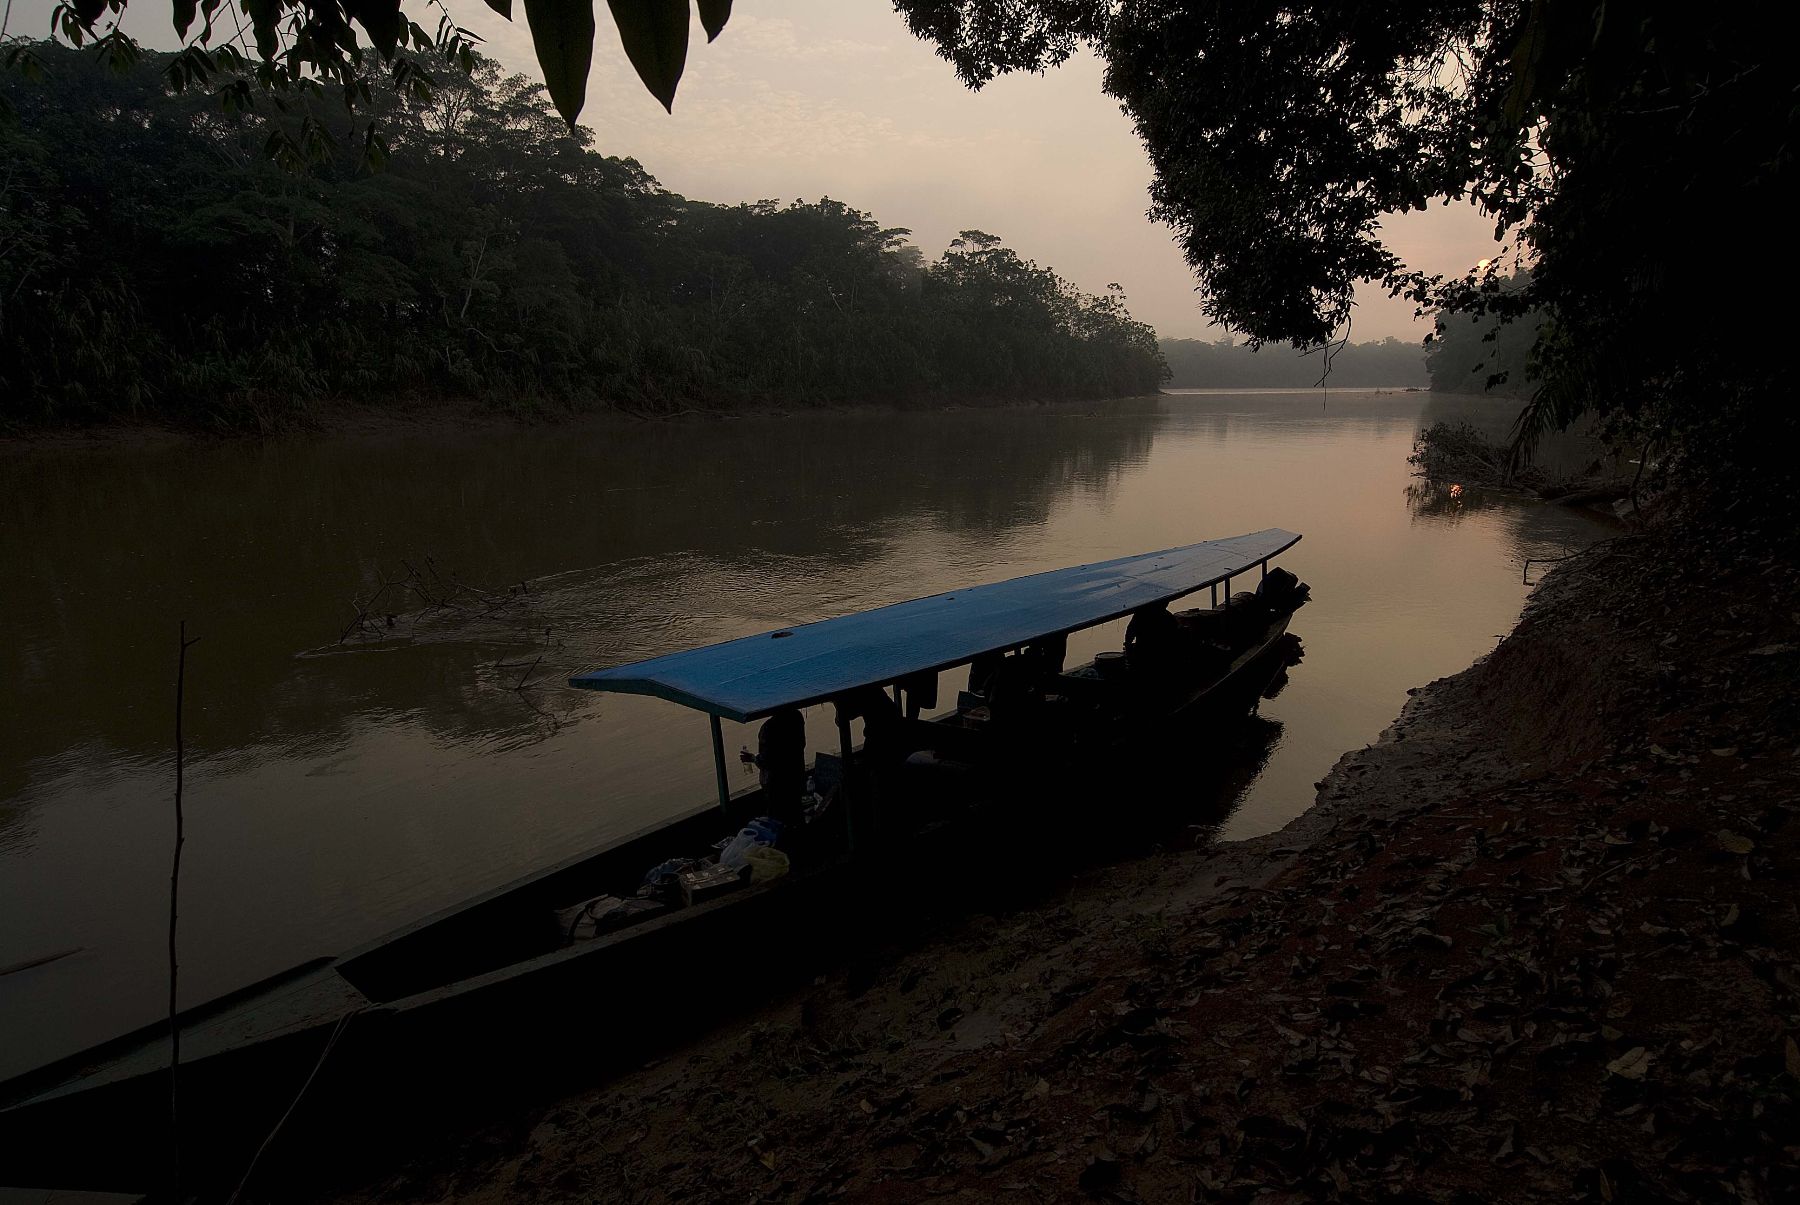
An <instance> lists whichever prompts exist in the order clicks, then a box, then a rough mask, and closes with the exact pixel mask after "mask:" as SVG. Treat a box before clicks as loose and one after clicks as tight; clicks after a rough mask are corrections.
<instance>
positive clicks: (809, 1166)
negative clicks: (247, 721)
mask: <svg viewBox="0 0 1800 1205" xmlns="http://www.w3.org/2000/svg"><path fill="white" fill-rule="evenodd" d="M1784 538H1785V539H1786V540H1787V543H1786V544H1782V545H1777V544H1771V543H1769V542H1768V541H1767V540H1766V539H1762V538H1757V537H1751V536H1744V535H1737V536H1732V535H1726V534H1722V533H1719V532H1717V531H1710V530H1707V531H1696V530H1693V529H1687V530H1682V531H1665V532H1662V533H1658V534H1651V535H1641V536H1632V537H1625V538H1620V539H1617V540H1613V541H1611V542H1609V543H1606V544H1603V545H1600V546H1598V547H1597V548H1595V549H1593V550H1591V551H1590V552H1588V553H1586V554H1584V555H1583V556H1581V557H1579V558H1577V559H1574V560H1571V561H1568V562H1565V563H1564V564H1563V565H1561V566H1559V567H1558V568H1557V569H1556V570H1555V571H1554V572H1553V573H1552V574H1551V575H1550V576H1549V577H1548V578H1547V580H1546V581H1545V582H1544V584H1543V585H1542V586H1541V587H1540V588H1539V589H1538V591H1537V592H1536V594H1535V595H1534V596H1533V599H1532V601H1531V603H1530V604H1529V605H1528V607H1527V609H1526V612H1525V615H1524V617H1523V618H1522V619H1521V621H1520V623H1519V625H1518V627H1517V629H1516V630H1515V631H1514V632H1513V633H1512V635H1511V636H1509V637H1508V638H1507V639H1506V640H1505V641H1504V642H1503V643H1502V644H1501V645H1500V646H1499V647H1498V648H1497V649H1496V650H1495V652H1493V653H1492V654H1490V655H1489V656H1488V657H1486V658H1484V659H1483V660H1482V661H1481V662H1478V663H1477V664H1476V665H1475V666H1474V667H1472V668H1470V669H1469V670H1467V671H1465V672H1463V673H1461V674H1458V675H1455V676H1453V677H1450V678H1446V679H1443V680H1440V681H1438V682H1435V683H1432V684H1431V685H1429V686H1427V687H1424V688H1421V689H1420V690H1418V691H1417V692H1416V693H1415V695H1414V697H1413V699H1412V701H1411V702H1410V704H1409V705H1408V706H1407V708H1406V710H1405V712H1404V713H1403V714H1402V716H1401V717H1400V718H1399V719H1398V720H1397V721H1396V722H1395V724H1394V725H1393V726H1392V727H1391V728H1390V729H1389V730H1388V731H1387V732H1386V733H1385V734H1384V735H1383V736H1382V738H1381V739H1380V741H1379V742H1377V743H1376V744H1375V745H1373V746H1370V747H1368V748H1365V749H1362V750H1357V751H1355V752H1352V753H1349V754H1346V755H1345V756H1344V758H1343V759H1342V760H1341V761H1340V762H1339V763H1338V765H1337V766H1336V767H1335V768H1334V769H1333V771H1332V772H1331V774H1330V775H1329V776H1328V777H1327V778H1326V779H1325V780H1324V781H1323V782H1322V783H1321V784H1320V789H1319V795H1318V802H1317V804H1316V805H1315V806H1314V807H1313V808H1312V809H1311V810H1310V811H1308V812H1307V813H1305V814H1304V815H1302V816H1301V817H1299V818H1298V819H1296V820H1295V821H1294V822H1293V823H1291V824H1290V825H1288V826H1287V827H1286V828H1285V829H1283V830H1282V831H1280V832H1278V833H1274V834H1271V835H1269V836H1266V837H1262V838H1257V839H1255V840H1251V841H1245V842H1241V843H1233V844H1226V845H1218V846H1213V847H1210V848H1202V849H1172V850H1167V851H1164V852H1161V853H1157V854H1154V855H1152V856H1149V857H1145V858H1142V859H1138V860H1134V861H1130V862H1125V863H1121V864H1117V865H1111V866H1106V867H1103V868H1100V869H1096V870H1092V871H1089V872H1086V873H1083V874H1080V875H1078V876H1076V877H1075V878H1074V879H1073V880H1072V881H1071V882H1070V883H1069V884H1068V888H1067V892H1066V895H1061V896H1060V897H1058V898H1054V899H1051V900H1047V901H1046V900H1040V901H1037V902H1034V903H1032V904H1029V905H1027V906H1022V907H1020V908H1017V909H1016V910H1005V911H997V912H991V913H985V914H981V915H975V916H968V917H964V918H962V919H961V920H959V921H957V922H956V923H953V924H950V925H947V926H943V927H941V928H939V929H937V930H936V931H934V932H931V933H929V934H926V935H923V936H921V937H920V938H918V939H917V940H915V941H896V942H894V943H892V944H891V946H890V947H889V948H886V949H883V950H881V951H879V952H878V956H877V957H875V958H874V959H873V961H872V962H865V963H862V964H859V965H857V966H852V967H846V968H842V969H839V970H836V971H834V972H832V973H829V974H827V975H825V976H823V977H822V978H821V979H819V980H818V981H817V982H815V983H813V984H812V985H810V986H807V987H804V988H803V989H801V990H798V991H794V992H791V993H789V994H787V995H785V996H783V997H782V998H779V999H775V1000H772V1001H769V1002H768V1003H767V1004H765V1005H764V1006H763V1007H761V1008H759V1009H758V1010H756V1011H755V1012H754V1013H753V1014H751V1015H746V1016H743V1017H741V1018H740V1019H737V1020H735V1021H733V1022H731V1023H729V1024H727V1025H725V1026H723V1027H721V1028H719V1029H717V1030H716V1031H714V1032H712V1033H710V1034H707V1035H705V1036H703V1037H700V1038H698V1039H697V1040H695V1041H693V1042H692V1043H691V1044H689V1045H687V1046H686V1047H684V1048H683V1049H681V1050H679V1051H677V1052H675V1053H673V1054H670V1055H668V1056H667V1057H660V1058H657V1059H656V1060H654V1061H652V1062H650V1063H649V1064H648V1065H646V1066H643V1067H641V1068H639V1069H637V1070H634V1071H632V1072H630V1073H629V1074H626V1075H624V1076H622V1077H620V1078H616V1079H614V1080H612V1081H611V1082H608V1083H605V1084H596V1085H595V1086H593V1087H592V1088H591V1089H589V1090H586V1091H582V1092H579V1093H576V1094H574V1095H570V1096H568V1097H566V1098H564V1099H560V1100H555V1101H544V1102H542V1103H541V1104H538V1105H534V1106H532V1107H530V1108H523V1109H518V1110H515V1111H513V1112H512V1113H511V1114H510V1115H508V1116H505V1117H504V1118H503V1119H501V1120H498V1121H494V1122H492V1123H491V1124H487V1125H484V1126H482V1127H481V1128H479V1129H474V1130H470V1131H467V1132H461V1133H445V1134H441V1135H438V1136H437V1137H436V1138H434V1139H433V1140H432V1141H430V1142H428V1143H426V1144H424V1145H423V1146H421V1147H417V1148H411V1149H408V1150H407V1151H405V1152H395V1154H394V1159H393V1160H392V1163H391V1165H389V1166H385V1167H381V1168H379V1169H373V1170H371V1169H369V1168H366V1167H365V1168H363V1169H361V1170H359V1171H357V1172H355V1173H349V1174H347V1175H345V1176H340V1177H339V1179H338V1183H337V1186H336V1187H335V1188H334V1189H332V1190H331V1191H329V1192H328V1193H325V1194H324V1195H323V1198H321V1196H320V1194H319V1193H318V1192H317V1190H316V1188H315V1189H312V1190H307V1191H305V1192H304V1193H296V1192H293V1191H287V1190H283V1189H282V1188H280V1187H279V1186H278V1185H277V1184H275V1183H272V1182H271V1183H264V1184H262V1185H260V1186H257V1187H256V1188H255V1189H253V1190H252V1192H251V1194H250V1195H251V1196H261V1197H264V1198H267V1199H286V1198H293V1197H298V1198H301V1199H313V1200H317V1199H333V1200H343V1201H358V1202H374V1201H383V1202H399V1201H406V1202H412V1201H447V1200H457V1201H493V1202H499V1201H529V1202H537V1201H563V1200H571V1201H573V1200H619V1201H625V1200H631V1201H638V1200H645V1201H660V1200H677V1199H687V1200H714V1199H736V1200H769V1199H774V1200H813V1199H837V1198H841V1199H846V1200H874V1201H889V1200H892V1201H911V1200H919V1199H924V1198H936V1197H946V1198H950V1199H969V1200H977V1199H979V1200H1018V1201H1044V1200H1062V1199H1081V1198H1085V1197H1094V1198H1098V1199H1108V1200H1118V1201H1134V1200H1136V1201H1189V1200H1201V1199H1204V1200H1248V1199H1251V1198H1261V1199H1266V1200H1272V1201H1301V1200H1321V1201H1339V1200H1341V1201H1365V1200H1366V1201H1374V1200H1383V1201H1399V1200H1417V1201H1469V1202H1474V1201H1521V1200H1532V1201H1535V1200H1542V1201H1570V1200H1594V1201H1713V1200H1723V1201H1746V1202H1776V1201H1781V1200H1793V1199H1796V1196H1797V1194H1800V1171H1797V1170H1796V1169H1797V1168H1800V1107H1797V1103H1796V1102H1797V1101H1800V1046H1796V1039H1797V1038H1800V940H1797V938H1800V909H1797V907H1796V902H1795V901H1796V898H1797V894H1796V892H1795V885H1796V873H1795V871H1796V866H1797V865H1800V861H1797V859H1800V823H1796V822H1795V820H1796V814H1797V813H1800V789H1797V788H1800V747H1797V746H1800V714H1797V713H1800V703H1797V701H1796V698H1795V692H1794V691H1793V689H1792V687H1793V684H1794V682H1795V680H1796V671H1797V670H1800V609H1797V608H1800V601H1797V600H1800V589H1796V587H1797V586H1800V571H1797V570H1796V565H1797V564H1800V561H1797V560H1796V557H1795V551H1796V550H1795V548H1794V547H1793V542H1792V537H1791V535H1790V536H1787V537H1784ZM1297 626H1298V625H1297Z"/></svg>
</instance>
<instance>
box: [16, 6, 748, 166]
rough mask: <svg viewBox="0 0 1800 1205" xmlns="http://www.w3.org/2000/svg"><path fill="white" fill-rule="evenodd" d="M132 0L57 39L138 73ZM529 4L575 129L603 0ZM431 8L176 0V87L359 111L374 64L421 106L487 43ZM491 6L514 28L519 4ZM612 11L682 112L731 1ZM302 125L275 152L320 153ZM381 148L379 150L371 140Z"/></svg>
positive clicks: (55, 18)
mask: <svg viewBox="0 0 1800 1205" xmlns="http://www.w3.org/2000/svg"><path fill="white" fill-rule="evenodd" d="M129 2H130V0H64V2H63V3H59V4H58V5H57V7H56V9H55V10H54V12H53V15H52V19H51V26H52V31H53V33H54V34H55V36H57V37H59V38H60V39H62V40H63V41H66V42H67V43H69V44H70V45H72V46H75V47H81V46H84V45H86V44H88V43H89V42H92V43H94V44H95V45H96V47H97V48H99V50H100V51H101V57H102V58H104V59H107V60H109V61H112V62H113V63H114V65H115V66H120V65H126V66H128V65H129V64H130V63H131V62H133V61H135V59H136V55H137V53H138V48H137V43H136V41H135V39H133V38H131V37H130V36H129V35H127V34H125V33H124V32H123V31H122V30H121V29H120V22H121V20H122V18H123V16H124V13H125V10H126V6H127V5H128V4H129ZM139 2H140V3H143V2H144V0H139ZM521 2H522V4H523V7H524V10H525V20H526V24H527V25H528V27H529V29H530V33H531V40H532V45H533V47H534V49H535V50H536V52H537V59H538V64H539V66H540V67H541V68H542V70H543V73H544V82H545V85H546V86H547V88H548V91H549V93H550V98H551V100H552V102H553V103H554V104H555V105H556V110H557V112H558V113H560V114H561V115H562V118H563V120H564V121H566V122H568V124H569V126H570V127H571V128H573V127H574V124H575V121H576V119H577V118H578V117H579V116H580V115H581V111H582V108H583V105H584V102H585V99H586V93H587V80H588V74H589V71H590V69H591V68H592V65H593V49H594V38H595V36H596V26H595V20H594V0H521ZM427 3H428V4H429V5H430V6H431V7H433V8H436V9H437V10H438V11H439V14H440V16H439V20H438V22H437V29H436V32H435V33H430V32H427V31H426V30H425V28H424V27H423V26H421V25H420V24H419V23H418V22H417V21H415V20H414V19H413V18H412V17H410V16H409V15H408V14H407V12H406V11H405V9H404V8H403V6H402V5H403V0H173V2H172V9H173V12H172V17H173V24H174V28H175V32H176V34H177V35H178V36H180V38H181V39H182V42H183V46H182V50H181V51H180V52H179V53H178V54H177V55H176V57H175V58H174V60H172V61H171V64H170V66H169V69H168V80H169V84H170V86H171V87H173V88H175V89H176V90H183V89H186V88H190V87H195V86H201V85H211V84H213V83H215V82H217V83H218V84H219V95H220V99H221V102H222V103H224V104H225V105H226V106H227V107H236V108H244V107H248V106H249V105H251V104H254V102H255V98H256V96H257V95H258V94H266V95H269V96H271V97H273V98H275V100H276V103H277V104H278V105H279V104H281V103H283V102H282V97H283V96H284V94H287V93H290V92H293V91H300V92H302V93H316V92H317V91H318V90H319V89H320V88H322V87H323V86H324V85H336V86H338V87H339V88H340V89H341V92H342V96H343V101H344V104H345V105H346V106H347V107H349V108H351V109H354V108H356V107H357V106H358V105H359V104H361V105H363V106H367V105H368V104H369V103H370V93H369V88H368V84H367V82H366V74H365V73H366V72H367V71H368V70H369V69H370V67H371V66H373V65H374V64H372V63H371V62H370V59H371V58H373V60H374V62H375V63H378V64H379V65H381V66H382V67H385V68H386V69H387V70H388V71H389V72H390V73H391V74H392V76H393V80H394V83H395V84H396V85H397V86H398V87H399V89H400V91H401V92H403V93H410V94H412V95H413V96H415V97H416V98H420V99H422V98H424V97H427V96H429V95H430V93H431V90H432V88H433V86H434V83H435V81H434V80H433V78H432V75H431V71H430V65H431V64H434V63H436V64H451V65H454V66H456V67H459V68H460V69H461V70H463V71H464V72H468V71H472V70H473V68H474V54H475V47H476V46H477V45H478V44H479V43H480V42H481V38H480V37H479V36H478V35H476V34H474V33H472V32H470V31H469V30H468V29H465V28H464V27H462V26H461V25H458V24H457V23H456V21H455V19H454V18H453V17H452V16H451V14H450V12H449V10H448V9H447V8H445V6H444V4H443V0H427ZM486 3H487V5H488V7H489V8H491V9H493V10H494V11H495V12H496V13H498V14H499V15H500V16H502V17H504V18H506V19H507V20H509V21H510V20H513V0H486ZM607 9H608V11H609V13H610V15H611V17H612V21H613V25H614V26H615V28H616V29H617V31H618V34H619V41H620V44H621V45H622V46H623V48H624V50H625V55H626V57H627V58H628V59H629V60H630V61H631V65H632V67H633V68H634V69H635V70H636V71H637V74H638V78H639V79H640V80H641V81H643V84H644V87H645V88H646V89H648V90H649V92H650V94H651V95H652V96H654V97H656V99H657V100H658V101H660V102H662V105H663V107H664V108H667V109H671V110H672V109H673V107H674V104H675V92H676V89H677V87H678V86H679V84H680V82H681V75H682V71H683V70H684V68H685V67H686V64H687V54H688V30H689V26H690V24H691V22H692V18H693V16H694V15H698V17H699V20H700V25H701V28H702V29H703V30H704V31H705V33H706V38H707V41H709V42H710V41H712V40H713V39H714V38H716V37H718V36H719V33H720V31H721V30H723V29H724V28H725V24H726V22H727V21H728V20H729V19H730V17H731V0H607ZM109 16H110V17H111V21H110V24H108V23H107V18H108V17H109ZM227 21H229V26H227V25H226V22H227ZM246 22H247V24H246ZM196 23H198V24H197V28H196ZM103 25H105V26H106V28H104V29H103V28H102V26H103ZM8 53H9V55H10V56H11V58H12V59H13V60H15V61H16V65H17V66H18V67H19V69H21V70H24V71H26V72H27V73H29V71H30V69H31V66H32V62H33V60H31V59H30V58H29V56H28V54H27V53H26V52H23V51H20V52H17V53H15V52H14V51H12V50H11V49H10V48H9V51H8ZM303 126H304V128H303V130H302V131H301V133H300V134H299V135H289V134H287V133H285V132H283V133H280V134H278V135H276V136H273V137H275V138H276V139H277V142H276V143H275V144H274V145H272V146H271V148H270V151H271V154H274V155H275V156H276V157H277V158H278V159H279V158H284V157H288V156H290V155H291V156H301V157H303V156H305V155H307V154H309V153H311V152H313V151H316V150H317V149H318V148H317V147H316V146H312V147H309V146H307V145H304V144H305V142H306V140H307V139H309V138H311V139H318V138H323V137H324V133H323V130H322V128H321V127H319V126H318V124H317V123H316V122H314V123H311V124H310V125H305V124H304V123H303ZM373 133H374V132H373V127H371V136H372V137H373ZM371 149H372V150H373V149H378V148H375V147H374V146H373V143H372V144H371Z"/></svg>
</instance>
